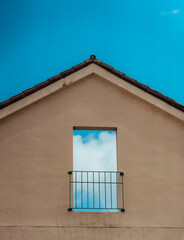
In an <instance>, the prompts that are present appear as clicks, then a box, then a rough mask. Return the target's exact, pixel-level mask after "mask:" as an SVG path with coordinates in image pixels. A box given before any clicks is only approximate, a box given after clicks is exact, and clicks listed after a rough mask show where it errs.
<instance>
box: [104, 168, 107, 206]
mask: <svg viewBox="0 0 184 240" xmlns="http://www.w3.org/2000/svg"><path fill="white" fill-rule="evenodd" d="M104 182H105V208H106V187H107V183H106V172H104Z"/></svg>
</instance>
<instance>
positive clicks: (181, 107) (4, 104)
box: [0, 55, 184, 112]
mask: <svg viewBox="0 0 184 240" xmlns="http://www.w3.org/2000/svg"><path fill="white" fill-rule="evenodd" d="M91 63H94V64H96V65H98V66H100V67H102V68H104V69H105V70H107V71H108V72H110V73H112V74H114V75H116V76H117V77H119V78H121V79H122V80H124V81H126V82H128V83H130V84H132V85H134V86H136V87H138V88H140V89H142V90H143V91H145V92H147V93H149V94H151V95H153V96H155V97H157V98H159V99H160V100H162V101H164V102H166V103H168V104H169V105H171V106H173V107H175V108H177V109H179V110H181V111H182V112H184V105H182V104H180V103H178V102H176V101H175V100H173V99H172V98H169V97H167V96H165V95H163V94H162V93H160V92H158V91H155V90H153V89H151V88H149V87H148V86H146V85H144V84H142V83H140V82H138V81H136V80H135V79H133V78H131V77H128V76H127V75H125V74H124V73H122V72H120V71H118V70H116V69H114V68H113V67H111V66H109V65H108V64H106V63H104V62H102V61H100V60H98V59H96V57H95V55H91V56H90V58H89V59H87V60H85V61H84V62H82V63H80V64H78V65H75V66H74V67H72V68H70V69H68V70H66V71H64V72H61V73H59V74H58V75H56V76H54V77H52V78H49V79H48V80H46V81H44V82H41V83H39V84H37V85H35V86H34V87H32V88H29V89H27V90H25V91H23V92H22V93H20V94H17V95H15V96H13V97H11V98H9V99H8V100H6V101H3V102H1V103H0V109H3V108H5V107H7V106H9V105H11V104H12V103H14V102H17V101H19V100H20V99H23V98H25V97H27V96H29V95H30V94H32V93H35V92H37V91H39V90H40V89H42V88H45V87H47V86H49V85H51V84H52V83H54V82H56V81H58V80H61V79H62V78H65V77H67V76H69V75H70V74H72V73H74V72H76V71H78V70H81V69H83V68H84V67H86V66H88V65H89V64H91Z"/></svg>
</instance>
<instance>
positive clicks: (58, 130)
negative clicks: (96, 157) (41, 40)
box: [0, 56, 184, 240]
mask: <svg viewBox="0 0 184 240" xmlns="http://www.w3.org/2000/svg"><path fill="white" fill-rule="evenodd" d="M1 107H2V109H1V113H0V117H1V121H0V155H1V158H0V159H1V160H0V161H1V167H0V179H1V180H0V189H1V195H0V239H2V240H33V239H34V240H60V239H67V240H73V239H80V240H84V239H106V240H107V239H109V240H110V239H113V240H116V239H117V240H118V239H121V240H124V239H125V240H155V239H157V240H171V239H172V240H173V239H174V240H182V239H184V204H183V202H184V187H183V186H184V174H183V173H184V145H183V143H184V122H183V120H184V107H183V105H181V104H179V103H176V102H174V101H173V100H172V99H169V98H168V97H165V96H163V95H161V94H160V93H158V92H156V91H154V90H152V89H149V88H148V87H146V86H145V85H142V84H140V83H138V82H136V81H135V80H133V79H131V78H129V77H127V76H126V75H124V74H123V73H120V72H119V71H117V70H115V69H113V68H112V67H110V66H108V65H106V64H104V63H102V62H101V61H99V60H97V59H96V58H95V56H91V58H90V59H88V60H86V61H85V62H84V63H81V64H79V65H77V66H74V67H73V68H71V69H69V70H67V71H65V72H63V73H61V74H59V75H57V76H55V77H53V78H51V79H49V80H47V81H45V82H43V83H41V84H38V85H37V86H36V87H33V88H32V89H28V90H26V91H25V92H23V93H22V94H19V95H18V96H15V97H13V98H12V99H10V100H7V101H5V102H3V103H2V104H1ZM76 127H77V128H79V129H111V128H112V129H116V132H117V166H118V171H123V172H124V204H125V212H121V211H118V212H74V211H68V208H69V176H68V171H72V170H73V129H74V128H76Z"/></svg>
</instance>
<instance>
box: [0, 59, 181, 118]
mask: <svg viewBox="0 0 184 240" xmlns="http://www.w3.org/2000/svg"><path fill="white" fill-rule="evenodd" d="M93 56H94V55H92V56H91V58H90V59H88V60H86V61H84V62H83V63H81V64H78V65H76V66H74V67H73V68H71V69H69V70H66V71H64V72H62V73H60V74H58V75H56V76H55V77H53V78H50V79H48V80H47V81H45V82H42V83H40V84H38V85H36V86H35V87H33V88H31V89H28V90H26V91H24V92H23V93H21V94H18V95H16V96H14V97H13V98H10V99H9V100H7V101H4V102H2V103H1V105H0V106H1V108H2V109H1V111H0V119H2V118H4V117H6V116H8V115H10V114H12V113H14V112H16V111H18V110H20V109H21V108H24V107H26V106H28V105H30V104H32V103H34V102H36V101H38V100H40V99H42V98H44V97H46V96H48V95H50V94H52V93H54V92H55V91H58V90H60V89H64V88H66V87H67V86H69V85H71V84H73V83H75V82H77V81H79V80H80V79H83V78H84V77H86V76H89V75H91V74H96V75H98V76H100V77H102V78H105V79H106V80H108V81H109V82H111V83H113V84H115V85H116V86H118V87H120V88H122V89H124V90H126V91H128V92H130V93H131V94H133V95H135V96H137V97H139V98H141V99H143V100H145V101H146V102H149V103H150V104H152V105H154V106H156V107H158V108H160V109H162V110H163V111H165V112H167V113H169V114H171V115H173V116H174V117H176V118H178V119H180V120H182V121H183V120H184V106H183V105H182V104H179V103H177V102H175V101H174V100H173V99H171V98H168V97H166V96H164V95H162V94H161V93H159V92H157V91H154V90H152V89H150V88H149V87H147V86H145V85H143V84H141V83H139V82H137V81H136V80H134V79H132V78H130V77H128V76H126V75H125V74H124V73H121V72H119V71H117V70H115V69H113V68H112V67H110V66H109V65H107V64H105V63H103V62H101V61H99V60H97V59H96V58H95V57H93ZM102 64H103V66H102ZM122 79H123V80H124V81H122Z"/></svg>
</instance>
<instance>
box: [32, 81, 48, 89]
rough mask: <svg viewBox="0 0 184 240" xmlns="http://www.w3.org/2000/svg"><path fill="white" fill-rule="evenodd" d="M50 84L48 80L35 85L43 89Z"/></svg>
mask: <svg viewBox="0 0 184 240" xmlns="http://www.w3.org/2000/svg"><path fill="white" fill-rule="evenodd" d="M49 84H50V82H49V80H46V81H44V82H41V83H39V84H37V85H36V86H35V87H36V88H38V89H41V88H44V87H46V86H48V85H49Z"/></svg>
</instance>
